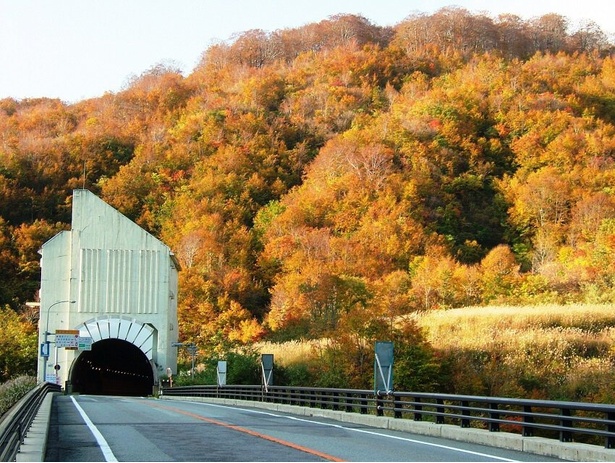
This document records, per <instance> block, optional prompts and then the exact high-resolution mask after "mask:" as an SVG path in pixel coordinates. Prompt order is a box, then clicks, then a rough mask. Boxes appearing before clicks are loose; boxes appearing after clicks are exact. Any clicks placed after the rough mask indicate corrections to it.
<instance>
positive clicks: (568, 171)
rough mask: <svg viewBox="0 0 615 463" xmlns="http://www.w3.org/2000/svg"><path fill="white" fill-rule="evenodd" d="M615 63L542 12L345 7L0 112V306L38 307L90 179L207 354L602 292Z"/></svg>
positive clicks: (587, 38) (605, 48) (8, 103)
mask: <svg viewBox="0 0 615 463" xmlns="http://www.w3.org/2000/svg"><path fill="white" fill-rule="evenodd" d="M614 51H615V48H614V45H613V43H612V42H610V41H609V38H608V36H607V35H606V34H605V33H604V32H603V31H602V30H600V28H599V27H598V26H597V25H596V24H594V23H591V22H586V23H584V24H582V25H581V26H579V27H578V28H577V29H576V30H571V27H570V24H569V21H568V20H567V19H566V18H565V17H563V16H560V15H557V14H549V15H545V16H542V17H539V18H534V19H531V20H522V19H521V18H519V17H518V16H515V15H501V16H499V17H497V18H491V17H488V16H485V15H481V14H471V13H469V12H468V11H466V10H464V9H461V8H445V9H442V10H439V11H438V12H436V13H434V14H431V15H426V14H416V15H412V16H409V17H408V18H405V19H404V20H402V21H401V22H400V23H399V24H397V25H396V26H394V27H380V26H376V25H374V24H372V23H371V22H370V21H369V20H368V19H366V18H364V17H361V16H354V15H339V16H334V17H331V18H328V19H326V20H324V21H321V22H319V23H314V24H308V25H306V26H303V27H301V28H296V29H287V30H279V31H274V32H266V31H262V30H252V31H247V32H244V33H241V34H238V35H237V36H236V37H234V38H233V39H232V40H229V41H227V42H221V43H218V44H215V45H212V46H211V47H209V48H208V49H206V50H205V51H204V53H203V56H202V59H201V61H200V63H199V65H198V66H197V67H196V68H195V69H194V71H193V72H191V73H190V75H187V76H183V75H182V73H181V72H180V71H179V70H178V69H175V68H173V67H169V66H166V65H156V66H154V67H152V68H151V69H149V70H147V71H146V72H144V73H143V74H141V75H140V76H137V77H135V78H134V79H132V80H131V81H130V83H129V84H128V85H127V86H126V88H125V89H123V90H122V91H120V92H118V93H107V94H105V95H103V96H101V97H99V98H93V99H88V100H85V101H81V102H78V103H74V104H66V103H64V102H62V101H59V100H55V99H46V98H40V99H24V100H20V101H18V100H14V99H4V100H0V306H3V305H4V304H8V305H10V307H11V308H12V309H13V310H15V311H18V312H19V311H21V310H22V307H23V305H24V303H25V302H26V301H29V300H33V299H34V298H36V292H37V289H38V287H39V283H40V282H39V279H40V268H39V257H40V256H39V255H38V253H37V251H38V249H39V248H40V246H41V244H42V243H43V242H45V241H46V240H47V239H49V238H51V237H52V236H54V235H55V234H56V233H58V232H59V231H60V230H63V229H66V228H67V227H69V226H70V209H71V194H72V190H73V189H74V188H82V187H85V188H88V189H90V190H91V191H93V192H94V193H96V194H97V195H99V196H101V197H102V198H103V199H104V200H105V201H107V202H108V203H109V204H111V205H112V206H113V207H115V208H117V209H118V210H119V211H121V212H122V213H123V214H125V215H126V216H128V217H129V218H131V219H132V220H134V221H135V222H136V223H138V224H139V225H140V226H142V227H144V228H145V229H146V230H148V231H150V232H151V233H153V234H155V235H156V236H158V237H159V238H160V239H162V240H163V241H164V242H165V243H166V244H168V245H169V246H170V247H171V248H172V249H173V251H174V252H175V253H176V255H177V256H178V258H179V260H180V263H181V265H182V269H183V270H182V272H181V273H180V298H179V301H178V302H179V317H180V333H181V337H182V338H183V339H187V340H191V341H194V342H198V343H199V344H200V345H204V346H212V347H220V346H229V345H235V344H242V343H250V342H253V341H255V340H258V339H261V338H262V337H265V336H269V337H270V338H273V339H291V338H310V337H320V336H326V335H327V334H328V333H331V332H332V331H333V330H340V329H344V330H345V332H356V333H365V332H369V330H370V329H372V328H373V326H374V324H378V323H385V320H390V319H391V318H392V317H396V316H400V315H404V314H407V313H411V312H414V311H422V310H430V309H434V308H451V307H461V306H468V305H487V304H493V303H498V304H518V303H536V302H550V303H551V302H555V303H570V302H615V277H614V275H615V271H614V270H615V189H614V185H615V125H614V124H615V59H614V53H613V52H614Z"/></svg>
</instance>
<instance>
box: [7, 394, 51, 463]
mask: <svg viewBox="0 0 615 463" xmlns="http://www.w3.org/2000/svg"><path fill="white" fill-rule="evenodd" d="M55 394H56V393H55V392H50V393H48V394H47V395H45V398H44V399H43V402H42V403H41V406H40V408H39V409H38V412H37V414H36V417H34V421H32V425H31V426H30V428H29V429H28V432H27V434H26V438H25V439H24V443H23V444H21V446H20V447H19V452H17V456H16V457H15V458H16V461H44V459H45V451H46V450H47V435H48V434H49V421H50V419H51V403H52V401H53V396H54V395H55Z"/></svg>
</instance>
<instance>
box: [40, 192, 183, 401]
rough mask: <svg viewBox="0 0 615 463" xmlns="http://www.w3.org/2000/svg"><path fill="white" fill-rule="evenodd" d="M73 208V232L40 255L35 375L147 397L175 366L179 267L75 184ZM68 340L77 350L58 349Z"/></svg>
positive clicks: (92, 390)
mask: <svg viewBox="0 0 615 463" xmlns="http://www.w3.org/2000/svg"><path fill="white" fill-rule="evenodd" d="M72 206H73V209H72V223H71V229H70V230H68V231H63V232H60V233H59V234H57V235H55V236H54V237H53V238H52V239H50V240H49V241H47V242H46V243H44V244H43V246H42V248H41V251H40V253H41V256H42V258H41V288H40V318H39V340H40V343H39V344H40V346H41V351H40V352H39V364H38V377H39V380H40V381H50V382H57V383H58V384H60V385H62V386H65V387H67V388H70V389H71V390H72V391H74V392H80V393H89V394H114V395H150V394H152V393H154V392H155V391H156V389H157V388H158V387H159V384H160V381H161V380H162V379H164V378H166V377H167V375H168V373H169V372H173V373H174V372H176V369H177V349H176V348H175V347H172V343H173V342H175V341H177V336H178V333H177V282H178V272H179V269H180V267H179V264H178V262H177V260H176V258H175V256H174V255H173V253H172V252H171V250H170V249H169V248H168V247H167V246H166V245H165V244H163V243H162V242H161V241H159V240H158V239H156V238H155V237H154V236H153V235H151V234H150V233H148V232H146V231H145V230H143V229H142V228H140V227H139V226H138V225H137V224H135V223H134V222H132V221H131V220H129V219H128V218H127V217H125V216H124V215H122V214H121V213H119V212H118V211H116V210H115V209H114V208H112V207H111V206H109V205H108V204H106V203H105V202H104V201H102V200H101V199H100V198H98V197H97V196H96V195H94V194H93V193H91V192H89V191H87V190H75V191H74V192H73V205H72ZM56 333H57V334H56ZM77 333H78V334H77ZM73 336H74V338H75V339H74V341H75V343H76V344H77V347H74V346H70V347H62V345H63V343H64V342H65V341H66V339H67V338H68V341H69V343H70V342H72V341H73V339H72V337H73ZM45 341H48V343H47V345H46V342H45ZM58 346H59V347H58Z"/></svg>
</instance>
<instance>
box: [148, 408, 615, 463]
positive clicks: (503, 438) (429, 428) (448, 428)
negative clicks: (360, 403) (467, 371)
mask: <svg viewBox="0 0 615 463" xmlns="http://www.w3.org/2000/svg"><path fill="white" fill-rule="evenodd" d="M160 398H161V399H165V400H183V401H191V402H206V403H215V404H223V405H235V406H241V407H252V408H262V409H266V410H273V411H279V412H283V413H291V414H294V415H299V416H316V417H322V418H330V419H332V420H336V421H341V422H344V423H353V424H362V425H366V426H372V427H375V428H381V429H390V430H393V431H402V432H408V433H413V434H419V435H423V436H432V437H442V438H445V439H451V440H456V441H460V442H469V443H472V444H482V445H488V446H491V447H497V448H504V449H508V450H518V451H520V452H525V453H531V454H534V455H541V456H545V457H554V458H561V459H563V460H569V461H609V462H612V461H615V449H607V448H602V447H598V446H596V445H589V444H579V443H576V442H559V441H556V440H553V439H545V438H542V437H524V436H521V435H519V434H513V433H508V432H489V431H487V430H483V429H476V428H462V427H458V426H453V425H445V424H435V423H429V422H422V421H413V420H405V419H400V418H388V417H385V416H374V415H361V414H359V413H346V412H344V411H338V410H324V409H319V408H309V407H299V406H296V405H287V404H276V403H271V402H257V401H251V400H236V399H218V398H213V397H184V396H160Z"/></svg>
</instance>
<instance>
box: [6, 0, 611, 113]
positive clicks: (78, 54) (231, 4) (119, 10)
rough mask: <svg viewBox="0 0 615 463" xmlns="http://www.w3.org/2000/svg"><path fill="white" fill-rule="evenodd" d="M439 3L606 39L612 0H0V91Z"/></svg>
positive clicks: (110, 85) (127, 73) (60, 82)
mask: <svg viewBox="0 0 615 463" xmlns="http://www.w3.org/2000/svg"><path fill="white" fill-rule="evenodd" d="M446 6H459V7H463V8H466V9H467V10H469V11H470V12H471V13H479V12H480V13H487V14H489V15H491V16H493V17H496V16H497V15H498V14H501V13H513V14H517V15H519V16H520V17H521V18H523V19H531V18H534V17H538V16H541V15H543V14H546V13H558V14H561V15H563V16H565V17H567V18H568V19H570V21H571V24H572V25H575V24H578V23H579V21H581V20H592V21H595V22H596V23H597V24H598V25H599V26H600V27H601V28H602V30H603V31H604V32H606V33H607V34H608V35H609V37H610V38H611V41H613V37H615V3H614V2H612V0H572V1H571V0H517V1H514V2H513V1H497V0H491V1H488V0H457V1H455V0H451V1H446V0H444V1H442V0H406V1H403V0H371V1H370V0H308V1H301V2H294V1H291V0H90V1H88V0H0V63H1V64H0V99H1V98H6V97H12V98H16V99H23V98H34V97H49V98H60V99H62V100H64V101H65V102H67V103H73V102H76V101H79V100H82V99H86V98H93V97H99V96H102V95H103V94H104V93H105V92H113V93H115V92H118V91H120V90H122V88H124V87H125V85H126V84H127V82H128V80H129V79H130V78H131V77H132V76H134V75H139V74H141V73H143V72H144V71H146V70H148V69H150V68H151V67H153V66H155V65H156V64H159V63H167V64H173V65H176V66H178V67H179V68H180V69H182V71H183V73H184V75H187V74H189V73H190V72H191V71H192V69H193V68H194V66H195V65H196V64H197V63H198V62H199V59H200V57H201V54H202V53H203V52H204V51H205V50H206V49H207V48H208V46H209V45H211V44H212V43H214V42H216V41H220V40H227V39H229V38H230V37H231V36H233V35H234V34H237V33H241V32H245V31H248V30H251V29H262V30H264V31H267V32H272V31H275V30H278V29H287V28H294V27H300V26H302V25H305V24H309V23H312V22H318V21H321V20H323V19H327V18H328V17H330V16H332V15H335V14H340V13H352V14H360V15H363V16H364V17H366V18H367V19H369V20H370V21H371V22H372V23H374V24H377V25H380V26H392V25H395V24H397V23H399V22H401V21H402V20H403V19H404V18H405V17H407V16H408V15H410V14H412V13H427V14H431V13H434V12H435V11H437V10H438V9H440V8H443V7H446Z"/></svg>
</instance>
